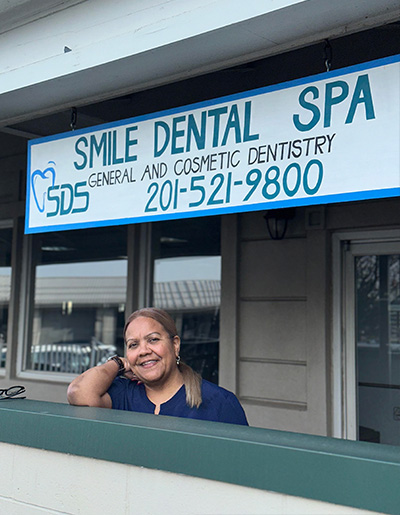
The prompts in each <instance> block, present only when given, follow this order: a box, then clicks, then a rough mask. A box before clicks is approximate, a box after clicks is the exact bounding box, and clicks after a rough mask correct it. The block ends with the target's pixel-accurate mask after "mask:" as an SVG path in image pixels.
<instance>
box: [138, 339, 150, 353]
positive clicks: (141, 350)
mask: <svg viewBox="0 0 400 515" xmlns="http://www.w3.org/2000/svg"><path fill="white" fill-rule="evenodd" d="M149 352H150V349H149V345H148V343H147V341H146V340H143V341H141V342H140V344H139V354H148V353H149Z"/></svg>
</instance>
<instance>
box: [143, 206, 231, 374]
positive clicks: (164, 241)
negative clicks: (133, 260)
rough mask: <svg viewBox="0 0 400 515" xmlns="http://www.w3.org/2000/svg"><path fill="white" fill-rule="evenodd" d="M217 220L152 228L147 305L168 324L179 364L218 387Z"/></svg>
mask: <svg viewBox="0 0 400 515" xmlns="http://www.w3.org/2000/svg"><path fill="white" fill-rule="evenodd" d="M220 223H221V222H220V217H218V216H211V217H206V218H192V219H188V220H173V221H167V222H157V223H154V224H153V226H152V251H153V264H154V267H153V276H154V277H153V278H154V280H153V304H154V305H155V306H157V307H160V308H163V309H165V310H166V311H168V312H169V313H170V314H171V316H172V317H173V318H174V320H175V322H176V325H177V329H178V334H179V335H180V337H181V340H182V343H181V352H180V355H181V358H182V360H183V361H185V362H186V363H187V364H188V365H190V366H191V367H192V368H194V369H195V370H196V371H197V372H199V373H200V374H201V375H202V377H203V378H204V379H207V380H209V381H212V382H214V383H218V354H219V312H220V293H221V292H220V290H221V255H220V252H221V251H220V235H221V229H220Z"/></svg>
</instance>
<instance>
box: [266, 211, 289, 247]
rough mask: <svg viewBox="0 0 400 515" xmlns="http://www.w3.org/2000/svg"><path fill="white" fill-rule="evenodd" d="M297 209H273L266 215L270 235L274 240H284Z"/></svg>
mask: <svg viewBox="0 0 400 515" xmlns="http://www.w3.org/2000/svg"><path fill="white" fill-rule="evenodd" d="M294 215H295V209H294V208H286V209H271V211H267V212H266V213H265V215H264V220H265V222H266V224H267V229H268V233H269V235H270V236H271V239H272V240H283V238H284V237H285V234H286V230H287V227H288V221H289V220H291V219H292V218H294Z"/></svg>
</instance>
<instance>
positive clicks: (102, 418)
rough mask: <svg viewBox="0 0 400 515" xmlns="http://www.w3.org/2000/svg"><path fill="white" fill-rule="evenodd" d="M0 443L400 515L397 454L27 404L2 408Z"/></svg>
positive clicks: (367, 446)
mask: <svg viewBox="0 0 400 515" xmlns="http://www.w3.org/2000/svg"><path fill="white" fill-rule="evenodd" d="M0 442H5V443H10V444H16V445H23V446H28V447H33V448H38V449H45V450H50V451H56V452H61V453H69V454H74V455H77V456H85V457H91V458H97V459H101V460H108V461H113V462H117V463H126V464H132V465H136V466H142V467H147V468H150V469H158V470H164V471H170V472H175V473H180V474H186V475H189V476H194V477H200V478H205V479H211V480H216V481H222V482H225V483H232V484H236V485H242V486H248V487H252V488H258V489H262V490H267V491H272V492H279V493H283V494H288V495H294V496H298V497H302V498H306V499H315V500H320V501H325V502H330V503H335V504H339V505H343V506H352V507H355V508H361V509H367V510H372V511H377V512H382V513H389V514H399V515H400V487H399V485H400V449H399V448H397V447H392V446H387V445H379V444H371V443H365V442H351V441H345V440H339V439H334V438H325V437H318V436H311V435H303V434H297V433H288V432H281V431H272V430H267V429H261V428H254V427H242V426H235V425H230V424H219V423H214V422H203V421H196V420H188V419H179V418H173V417H163V416H154V415H147V414H141V413H129V412H121V411H112V410H106V409H97V408H79V407H73V406H68V405H65V404H55V403H49V402H38V401H30V400H4V401H0Z"/></svg>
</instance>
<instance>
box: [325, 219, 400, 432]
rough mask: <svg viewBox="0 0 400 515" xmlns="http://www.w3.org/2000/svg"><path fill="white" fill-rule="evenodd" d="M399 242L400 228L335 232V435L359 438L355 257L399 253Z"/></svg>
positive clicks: (333, 418) (333, 246)
mask: <svg viewBox="0 0 400 515" xmlns="http://www.w3.org/2000/svg"><path fill="white" fill-rule="evenodd" d="M396 245H397V248H396ZM399 245H400V229H399V228H395V229H382V230H381V229H377V230H361V229H360V230H352V231H346V232H345V231H343V232H337V233H334V234H333V235H332V278H333V279H332V295H333V300H332V315H333V317H332V353H331V391H332V436H333V437H336V438H345V439H349V440H356V439H357V384H356V379H357V378H356V348H355V344H354V342H355V316H354V313H355V296H354V257H355V256H357V255H364V254H368V253H373V254H386V253H397V252H398V249H399Z"/></svg>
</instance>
